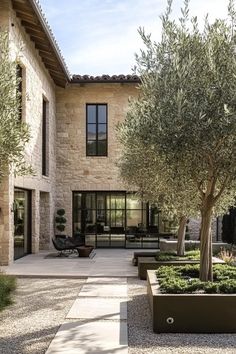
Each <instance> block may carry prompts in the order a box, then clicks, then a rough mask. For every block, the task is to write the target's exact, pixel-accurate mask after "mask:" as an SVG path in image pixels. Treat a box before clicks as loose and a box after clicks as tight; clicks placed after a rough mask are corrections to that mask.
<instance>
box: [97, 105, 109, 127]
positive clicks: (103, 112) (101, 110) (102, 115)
mask: <svg viewBox="0 0 236 354" xmlns="http://www.w3.org/2000/svg"><path fill="white" fill-rule="evenodd" d="M106 122H107V106H106V105H99V106H98V123H106Z"/></svg>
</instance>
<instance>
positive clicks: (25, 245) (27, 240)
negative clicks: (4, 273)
mask: <svg viewBox="0 0 236 354" xmlns="http://www.w3.org/2000/svg"><path fill="white" fill-rule="evenodd" d="M29 253H31V191H28V190H23V189H18V188H15V191H14V259H15V260H16V259H18V258H21V257H23V256H25V255H26V254H29Z"/></svg>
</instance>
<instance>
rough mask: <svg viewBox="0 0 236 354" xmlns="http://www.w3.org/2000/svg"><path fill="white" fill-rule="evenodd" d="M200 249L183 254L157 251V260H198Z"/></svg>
mask: <svg viewBox="0 0 236 354" xmlns="http://www.w3.org/2000/svg"><path fill="white" fill-rule="evenodd" d="M199 259H200V250H192V251H187V252H185V255H184V256H181V257H180V256H177V254H176V252H158V253H157V255H156V260H157V261H178V260H199Z"/></svg>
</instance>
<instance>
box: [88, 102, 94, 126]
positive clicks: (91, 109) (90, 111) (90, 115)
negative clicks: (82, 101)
mask: <svg viewBox="0 0 236 354" xmlns="http://www.w3.org/2000/svg"><path fill="white" fill-rule="evenodd" d="M87 122H88V123H96V106H95V105H88V106H87Z"/></svg>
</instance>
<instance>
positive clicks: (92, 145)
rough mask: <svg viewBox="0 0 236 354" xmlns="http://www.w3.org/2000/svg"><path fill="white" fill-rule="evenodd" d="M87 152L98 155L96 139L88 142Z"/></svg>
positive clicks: (90, 154)
mask: <svg viewBox="0 0 236 354" xmlns="http://www.w3.org/2000/svg"><path fill="white" fill-rule="evenodd" d="M87 154H88V155H89V156H95V155H96V141H88V142H87Z"/></svg>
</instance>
